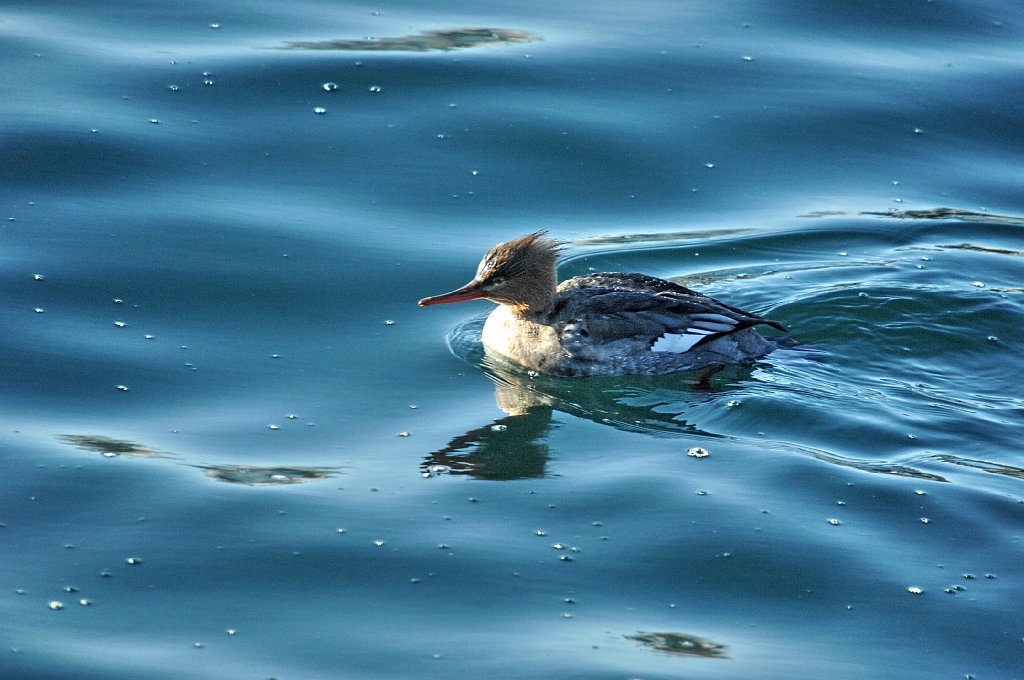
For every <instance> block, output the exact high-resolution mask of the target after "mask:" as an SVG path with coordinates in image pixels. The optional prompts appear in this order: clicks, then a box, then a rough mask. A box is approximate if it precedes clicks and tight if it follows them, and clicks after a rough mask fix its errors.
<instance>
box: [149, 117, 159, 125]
mask: <svg viewBox="0 0 1024 680" xmlns="http://www.w3.org/2000/svg"><path fill="white" fill-rule="evenodd" d="M149 122H150V123H152V124H153V125H159V124H160V119H159V118H150V119H149Z"/></svg>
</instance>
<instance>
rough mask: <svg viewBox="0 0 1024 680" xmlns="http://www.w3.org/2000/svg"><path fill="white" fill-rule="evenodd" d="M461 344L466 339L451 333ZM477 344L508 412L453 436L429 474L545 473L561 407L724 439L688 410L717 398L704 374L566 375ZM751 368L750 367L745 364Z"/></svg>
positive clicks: (426, 468)
mask: <svg viewBox="0 0 1024 680" xmlns="http://www.w3.org/2000/svg"><path fill="white" fill-rule="evenodd" d="M449 341H450V342H452V343H453V349H455V347H454V344H455V343H461V342H463V339H461V338H449ZM478 348H479V345H476V347H474V348H470V351H471V352H472V353H473V358H474V359H475V360H476V363H477V364H478V365H479V366H480V367H481V368H482V369H483V372H484V374H485V375H486V376H487V377H488V378H490V379H491V381H492V382H493V383H494V398H495V401H496V402H497V404H498V407H499V408H500V409H501V410H502V411H504V412H505V413H507V414H508V415H507V416H506V417H504V418H501V419H499V420H495V421H493V422H490V423H487V424H486V425H483V426H481V427H477V428H474V429H472V430H470V431H469V432H466V433H465V434H462V435H459V436H457V437H455V438H453V439H452V440H451V441H450V442H448V444H447V445H446V446H445V447H444V448H443V449H441V450H439V451H435V452H433V453H431V454H429V455H428V456H427V457H426V458H425V459H424V461H423V462H422V465H421V467H422V471H423V473H424V476H433V475H438V474H454V475H471V476H473V477H477V478H480V479H493V480H508V479H523V478H527V477H540V476H543V475H544V473H545V472H544V469H545V465H546V463H547V459H548V444H547V441H548V438H549V435H550V433H551V430H552V428H553V427H555V426H556V425H555V420H554V417H553V415H554V412H555V411H556V410H557V411H561V412H564V413H569V414H571V415H575V416H577V417H580V418H585V419H588V420H593V421H594V422H598V423H601V424H604V425H608V426H611V427H615V428H617V429H620V430H629V431H634V432H643V433H646V434H649V435H653V436H680V435H683V434H690V435H696V436H703V437H718V436H720V435H716V434H713V433H710V432H703V431H701V430H699V429H698V428H696V427H695V426H693V425H692V424H690V423H687V422H686V420H685V419H684V418H683V417H681V415H680V412H681V411H683V410H685V409H686V408H688V407H689V406H690V405H692V404H693V403H695V402H703V401H706V400H708V399H715V398H717V397H716V395H714V394H713V393H712V392H710V391H707V390H700V389H694V388H693V387H692V386H691V383H692V382H693V380H694V377H695V376H696V375H698V374H699V372H697V373H696V374H677V375H668V376H650V377H645V376H630V377H629V380H628V381H623V380H621V379H618V378H613V377H609V378H596V377H595V378H586V379H573V378H559V377H551V376H543V375H535V374H530V373H524V372H522V371H521V370H519V369H517V368H514V367H512V366H509V365H508V364H507V363H505V362H504V361H503V360H502V359H501V358H499V357H495V356H490V355H484V354H483V352H482V351H481V350H479V349H478ZM739 370H740V371H743V372H747V373H749V370H750V369H749V368H740V369H739Z"/></svg>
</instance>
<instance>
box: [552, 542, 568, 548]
mask: <svg viewBox="0 0 1024 680" xmlns="http://www.w3.org/2000/svg"><path fill="white" fill-rule="evenodd" d="M551 547H552V548H554V549H555V550H565V545H564V544H562V543H555V544H553V545H552V546H551Z"/></svg>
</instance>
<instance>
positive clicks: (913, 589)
mask: <svg viewBox="0 0 1024 680" xmlns="http://www.w3.org/2000/svg"><path fill="white" fill-rule="evenodd" d="M907 592H908V593H912V594H914V595H921V594H922V593H924V588H922V587H921V586H909V587H907Z"/></svg>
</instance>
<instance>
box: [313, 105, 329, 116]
mask: <svg viewBox="0 0 1024 680" xmlns="http://www.w3.org/2000/svg"><path fill="white" fill-rule="evenodd" d="M313 113H316V114H318V115H323V114H325V113H327V109H325V108H324V107H322V106H317V107H316V108H314V109H313Z"/></svg>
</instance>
